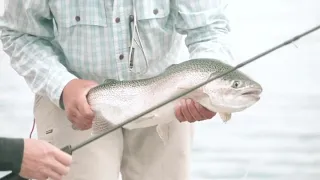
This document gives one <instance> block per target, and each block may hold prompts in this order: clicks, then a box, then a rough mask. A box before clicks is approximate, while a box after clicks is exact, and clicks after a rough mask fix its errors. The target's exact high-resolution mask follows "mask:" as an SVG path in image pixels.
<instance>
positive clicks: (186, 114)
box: [180, 99, 195, 122]
mask: <svg viewBox="0 0 320 180" xmlns="http://www.w3.org/2000/svg"><path fill="white" fill-rule="evenodd" d="M180 102H181V112H182V114H183V116H184V117H185V118H186V120H187V121H189V122H194V121H195V119H194V118H193V117H192V115H191V114H190V112H189V109H188V106H187V103H186V100H185V99H183V100H181V101H180Z"/></svg>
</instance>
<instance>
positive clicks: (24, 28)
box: [0, 0, 77, 107]
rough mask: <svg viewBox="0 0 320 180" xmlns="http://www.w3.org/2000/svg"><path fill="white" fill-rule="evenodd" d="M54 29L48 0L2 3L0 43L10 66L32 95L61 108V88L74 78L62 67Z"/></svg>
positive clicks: (6, 0)
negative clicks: (3, 8)
mask: <svg viewBox="0 0 320 180" xmlns="http://www.w3.org/2000/svg"><path fill="white" fill-rule="evenodd" d="M53 27H54V22H53V18H52V14H51V12H50V9H49V5H48V0H36V1H33V0H5V11H4V14H3V16H1V19H0V28H1V31H2V32H1V41H2V44H3V50H4V51H5V52H6V53H7V54H8V55H9V57H10V62H11V66H12V67H13V69H14V70H15V71H16V72H17V73H18V74H19V75H20V76H22V77H23V78H24V79H25V81H26V82H27V84H28V86H29V87H30V88H31V90H32V92H34V93H36V94H39V95H44V96H48V97H49V99H50V100H51V101H52V102H53V103H54V104H56V105H57V106H58V107H60V106H59V100H60V96H61V94H62V91H63V88H64V87H65V85H66V84H67V83H68V82H69V81H70V80H72V79H76V78H77V77H76V76H74V75H73V74H71V73H70V72H69V71H68V70H67V68H66V67H65V66H64V65H63V63H64V62H65V59H64V58H65V56H64V55H63V53H62V51H61V50H60V49H59V48H57V47H55V46H53V44H52V40H53V39H54V28H53Z"/></svg>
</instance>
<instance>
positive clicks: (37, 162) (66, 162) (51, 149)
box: [19, 139, 72, 180]
mask: <svg viewBox="0 0 320 180" xmlns="http://www.w3.org/2000/svg"><path fill="white" fill-rule="evenodd" d="M71 162H72V157H71V155H69V154H67V153H65V152H63V151H61V150H60V149H58V148H57V147H55V146H53V145H51V144H50V143H48V142H46V141H42V140H36V139H25V140H24V151H23V159H22V165H21V170H20V173H19V175H20V176H21V177H23V178H31V179H37V180H47V179H48V178H50V179H52V180H61V179H62V176H64V175H66V174H67V173H68V172H69V167H70V165H71Z"/></svg>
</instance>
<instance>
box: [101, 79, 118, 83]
mask: <svg viewBox="0 0 320 180" xmlns="http://www.w3.org/2000/svg"><path fill="white" fill-rule="evenodd" d="M116 81H117V80H115V79H106V80H104V81H103V84H109V83H114V82H116Z"/></svg>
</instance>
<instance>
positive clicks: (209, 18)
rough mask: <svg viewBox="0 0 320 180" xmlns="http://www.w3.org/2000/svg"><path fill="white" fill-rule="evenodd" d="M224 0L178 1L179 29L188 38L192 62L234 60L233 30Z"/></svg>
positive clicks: (177, 16) (177, 27)
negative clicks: (210, 59) (200, 60)
mask: <svg viewBox="0 0 320 180" xmlns="http://www.w3.org/2000/svg"><path fill="white" fill-rule="evenodd" d="M226 6H227V3H226V1H223V0H176V1H175V10H176V13H175V14H176V30H177V32H178V33H180V34H184V35H186V39H185V43H186V46H187V48H188V50H189V53H190V59H195V58H214V59H219V60H222V61H224V62H231V61H233V56H232V53H231V51H230V48H229V37H228V33H229V31H230V26H229V21H228V19H227V17H226V14H225V10H226Z"/></svg>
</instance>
